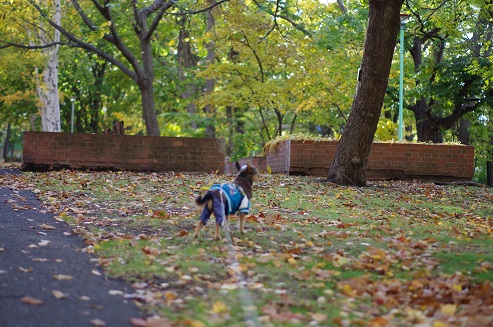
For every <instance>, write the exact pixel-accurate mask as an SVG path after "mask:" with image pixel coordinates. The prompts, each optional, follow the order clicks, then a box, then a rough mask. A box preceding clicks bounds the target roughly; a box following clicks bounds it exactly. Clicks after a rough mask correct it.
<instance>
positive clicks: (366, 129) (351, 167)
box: [328, 0, 404, 186]
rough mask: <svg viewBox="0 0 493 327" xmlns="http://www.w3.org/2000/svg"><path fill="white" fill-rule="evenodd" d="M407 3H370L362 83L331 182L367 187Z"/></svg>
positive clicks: (397, 0) (393, 0)
mask: <svg viewBox="0 0 493 327" xmlns="http://www.w3.org/2000/svg"><path fill="white" fill-rule="evenodd" d="M403 1H404V0H369V1H368V3H369V17H368V28H367V31H366V39H365V45H364V51H363V58H362V62H361V68H360V71H359V74H358V75H359V83H358V86H357V90H356V95H355V98H354V101H353V104H352V106H351V112H350V114H349V118H348V121H347V125H346V127H345V129H344V132H343V133H342V137H341V139H340V141H339V145H338V147H337V151H336V154H335V157H334V161H333V163H332V166H331V167H330V171H329V174H328V180H329V181H331V182H334V183H337V184H344V185H357V186H365V185H366V176H365V168H366V165H367V162H368V155H369V153H370V149H371V145H372V142H373V138H374V135H375V131H376V129H377V125H378V120H379V117H380V112H381V110H382V105H383V100H384V97H385V90H386V88H387V84H388V77H389V72H390V67H391V64H392V56H393V53H394V48H395V43H396V38H397V33H398V31H399V25H400V10H401V7H402V3H403Z"/></svg>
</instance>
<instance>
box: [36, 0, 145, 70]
mask: <svg viewBox="0 0 493 327" xmlns="http://www.w3.org/2000/svg"><path fill="white" fill-rule="evenodd" d="M29 3H30V4H31V5H32V6H33V7H34V8H35V9H36V10H37V11H38V12H39V14H40V15H41V17H43V19H45V20H46V21H47V22H48V23H49V24H50V25H51V26H53V28H56V29H57V30H58V31H60V33H61V34H63V36H65V37H66V38H67V39H69V40H70V41H72V42H73V43H75V44H76V45H77V46H79V47H80V48H83V49H86V50H89V51H91V52H94V53H96V54H97V55H98V56H100V57H102V58H104V59H106V60H108V61H109V62H111V63H112V64H113V65H115V66H117V67H118V68H120V69H121V70H122V72H123V73H125V74H126V75H128V76H129V77H130V78H132V79H133V80H136V73H135V72H133V71H132V70H130V69H128V67H127V66H125V65H124V64H123V63H122V62H120V61H119V60H116V59H115V58H114V57H113V56H111V55H109V54H108V53H106V52H104V51H103V50H101V49H99V48H98V47H96V46H94V45H92V44H89V43H85V42H83V41H81V40H79V39H78V38H77V37H75V36H74V35H73V34H72V33H70V32H68V31H67V30H65V29H64V28H63V27H61V26H60V25H58V24H56V23H55V22H54V21H53V20H51V19H50V17H48V16H47V14H46V13H45V12H44V11H43V10H42V9H41V8H40V7H39V6H38V5H37V4H36V2H35V1H34V0H29ZM120 51H121V50H120Z"/></svg>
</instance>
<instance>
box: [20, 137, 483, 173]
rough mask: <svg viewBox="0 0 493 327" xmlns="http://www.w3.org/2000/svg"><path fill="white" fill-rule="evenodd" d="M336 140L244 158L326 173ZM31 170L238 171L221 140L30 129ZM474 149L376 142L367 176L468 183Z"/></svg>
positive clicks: (26, 163) (278, 169)
mask: <svg viewBox="0 0 493 327" xmlns="http://www.w3.org/2000/svg"><path fill="white" fill-rule="evenodd" d="M337 145H338V142H336V141H295V140H291V141H284V142H283V143H282V144H281V145H280V146H279V147H278V151H277V152H276V153H275V154H269V155H267V157H254V158H247V159H240V160H239V161H240V163H241V164H245V163H247V162H249V163H252V164H254V165H255V166H256V167H257V168H259V169H260V170H265V169H266V167H270V169H271V170H272V172H274V173H289V174H302V175H312V176H327V174H328V170H329V168H330V165H331V164H332V160H333V158H334V155H335V152H336V149H337ZM23 167H24V169H26V170H47V169H61V168H73V169H92V170H104V169H114V170H135V171H197V172H211V171H217V172H219V173H225V172H226V173H236V169H234V165H233V164H231V163H228V161H227V160H226V157H225V143H224V140H222V139H209V138H207V139H206V138H175V137H153V136H138V135H112V134H106V135H105V134H72V133H47V132H25V133H24V150H23ZM473 174H474V148H473V147H472V146H462V145H443V144H410V143H374V144H373V145H372V149H371V152H370V156H369V158H368V167H367V169H366V176H367V178H368V179H421V180H440V181H469V180H471V179H472V177H473Z"/></svg>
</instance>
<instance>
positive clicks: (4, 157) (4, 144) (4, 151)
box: [2, 123, 11, 161]
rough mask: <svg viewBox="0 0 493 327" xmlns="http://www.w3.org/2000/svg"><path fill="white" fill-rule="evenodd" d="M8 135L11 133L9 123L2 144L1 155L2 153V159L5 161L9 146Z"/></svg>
mask: <svg viewBox="0 0 493 327" xmlns="http://www.w3.org/2000/svg"><path fill="white" fill-rule="evenodd" d="M10 133H11V125H10V123H8V124H7V135H6V136H5V141H4V142H3V151H2V152H3V153H2V158H3V160H5V161H7V159H8V151H9V146H10Z"/></svg>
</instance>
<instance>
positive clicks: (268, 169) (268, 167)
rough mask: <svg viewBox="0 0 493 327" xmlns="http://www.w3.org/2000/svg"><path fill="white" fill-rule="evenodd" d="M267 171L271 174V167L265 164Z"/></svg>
mask: <svg viewBox="0 0 493 327" xmlns="http://www.w3.org/2000/svg"><path fill="white" fill-rule="evenodd" d="M267 172H268V173H269V174H272V169H271V168H270V166H267Z"/></svg>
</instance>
